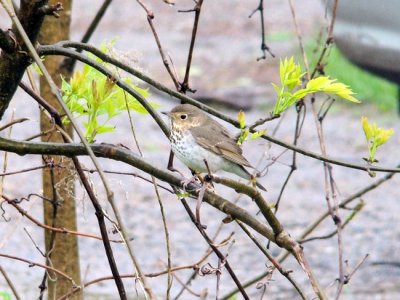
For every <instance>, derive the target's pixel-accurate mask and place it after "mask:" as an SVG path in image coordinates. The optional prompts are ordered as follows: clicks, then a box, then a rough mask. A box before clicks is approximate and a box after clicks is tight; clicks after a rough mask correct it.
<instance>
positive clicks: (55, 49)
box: [38, 42, 400, 173]
mask: <svg viewBox="0 0 400 300" xmlns="http://www.w3.org/2000/svg"><path fill="white" fill-rule="evenodd" d="M58 45H62V47H61V46H54V45H53V46H39V47H38V49H39V53H40V54H41V55H56V54H58V55H65V56H72V57H76V58H77V59H79V60H80V61H82V62H84V63H87V64H89V65H90V66H92V67H94V68H96V69H97V70H99V71H100V72H102V73H103V74H105V75H106V76H111V77H112V75H111V73H110V72H108V71H107V70H106V69H105V68H102V67H101V66H99V65H98V64H95V63H94V62H93V61H92V60H90V59H87V58H86V57H85V56H83V55H80V54H77V53H76V52H74V51H68V49H63V47H76V48H79V47H81V48H84V49H85V50H87V51H90V52H91V53H93V54H95V55H96V56H98V57H99V58H101V59H102V60H104V61H106V62H109V63H111V64H114V65H115V66H117V67H120V68H122V69H123V70H125V71H127V72H128V73H130V74H132V75H134V76H137V77H138V78H140V79H142V80H144V81H145V82H147V83H149V84H150V85H152V86H154V87H155V88H157V89H159V90H160V91H163V92H165V93H167V94H169V95H170V96H172V97H175V98H177V99H179V100H181V101H183V102H184V103H190V104H192V105H194V106H197V107H199V108H200V109H202V110H204V111H206V112H208V113H210V114H212V115H213V116H215V117H217V118H220V119H221V120H224V121H226V122H228V123H230V124H232V125H233V126H235V127H237V128H240V124H239V122H238V121H237V120H236V119H233V118H231V117H229V116H227V115H225V114H223V113H221V112H219V111H217V110H215V109H213V108H211V107H209V106H207V105H204V104H202V103H200V102H198V101H197V100H195V99H193V98H190V97H188V96H186V95H184V94H181V93H178V92H176V91H173V90H171V89H169V88H167V87H165V86H164V85H162V84H161V83H159V82H157V81H155V80H153V79H151V78H149V77H148V76H146V75H144V74H143V73H141V72H139V71H137V70H135V69H133V68H131V67H129V66H126V65H124V64H122V63H120V62H118V61H117V60H114V59H113V58H111V57H109V56H107V55H106V54H104V53H102V52H101V51H99V50H98V49H95V48H94V47H92V46H89V45H84V44H79V43H75V42H63V43H58ZM117 84H118V85H119V86H120V87H121V88H123V89H124V90H126V91H128V92H129V93H130V94H132V95H133V96H134V97H135V98H136V99H138V100H139V101H142V98H143V97H141V96H140V94H139V95H138V94H137V93H135V91H132V90H130V88H129V87H128V86H126V85H124V84H123V82H119V81H118V80H117ZM144 100H145V99H144ZM141 104H142V105H144V104H143V103H142V102H141ZM144 106H145V105H144ZM145 107H146V110H148V111H149V113H150V114H151V115H152V117H153V118H155V120H156V122H157V124H158V125H159V126H160V127H161V128H162V130H163V131H164V133H165V134H166V135H167V136H169V130H168V129H167V126H166V125H165V123H164V122H163V121H162V119H161V118H160V117H159V116H158V114H156V113H155V112H154V113H153V111H154V110H153V111H151V110H149V108H148V107H147V106H145ZM156 115H157V116H156ZM250 132H255V130H254V131H250ZM261 138H263V139H265V140H267V141H270V142H272V143H274V144H276V145H279V146H281V147H284V148H286V149H289V150H292V151H295V152H298V153H301V154H303V155H305V156H308V157H312V158H315V159H318V160H321V161H324V162H328V163H331V164H335V165H340V166H343V167H347V168H352V169H357V170H362V171H366V172H368V171H376V172H395V173H399V172H400V168H389V167H377V166H371V165H366V164H365V165H360V164H353V163H349V162H346V161H343V160H340V159H335V158H331V157H329V156H324V155H321V154H317V153H315V152H312V151H309V150H306V149H304V148H301V147H298V146H295V145H293V144H290V143H286V142H284V141H283V140H280V139H277V138H274V137H272V136H270V135H267V134H264V135H262V136H261Z"/></svg>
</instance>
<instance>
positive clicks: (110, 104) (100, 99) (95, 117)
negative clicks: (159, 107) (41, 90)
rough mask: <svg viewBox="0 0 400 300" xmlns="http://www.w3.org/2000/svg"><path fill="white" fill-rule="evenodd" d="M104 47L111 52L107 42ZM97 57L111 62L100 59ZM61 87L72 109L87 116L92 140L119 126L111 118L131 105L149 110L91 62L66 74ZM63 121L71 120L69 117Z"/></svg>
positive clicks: (129, 81) (145, 94)
mask: <svg viewBox="0 0 400 300" xmlns="http://www.w3.org/2000/svg"><path fill="white" fill-rule="evenodd" d="M100 49H101V50H102V51H104V52H107V45H105V44H103V45H102V46H101V47H100ZM96 60H97V61H98V62H99V63H102V64H103V65H106V66H107V64H106V63H104V62H102V61H101V60H100V59H98V58H96ZM122 80H123V81H124V82H125V83H126V84H128V85H129V86H131V87H132V88H133V89H135V90H136V91H137V92H138V93H139V94H140V95H142V96H143V97H145V98H146V97H148V95H149V93H148V91H147V90H145V89H142V88H140V87H138V86H137V85H135V84H134V83H133V82H132V79H130V78H128V77H126V78H122ZM61 90H62V93H63V100H64V101H65V103H66V104H67V106H68V108H69V109H70V111H71V112H72V113H73V114H74V115H75V116H76V117H85V118H86V120H85V121H84V122H83V125H84V127H85V129H86V132H85V137H86V139H87V140H88V142H89V143H93V142H94V141H95V137H96V135H98V134H101V133H105V132H110V131H114V130H115V126H113V125H110V124H109V121H110V120H111V119H112V118H114V117H115V116H117V115H119V114H120V113H122V112H123V111H125V110H127V108H128V109H130V110H133V111H136V112H138V113H141V114H147V111H146V109H145V108H144V107H143V106H142V105H141V104H140V103H139V102H138V101H137V99H135V98H134V97H133V96H131V95H130V94H128V93H126V92H125V91H124V90H123V89H121V88H120V87H119V86H117V85H116V84H115V82H114V81H113V80H112V79H110V78H107V77H106V76H104V75H103V74H102V73H100V72H99V71H97V70H96V69H94V68H92V67H90V66H88V65H84V67H83V70H82V71H79V70H77V71H75V72H74V74H73V75H72V77H71V79H70V80H69V82H67V81H66V80H65V79H64V78H63V79H62V86H61ZM152 105H153V106H156V105H154V104H152ZM63 122H68V120H67V119H66V118H65V119H64V120H63Z"/></svg>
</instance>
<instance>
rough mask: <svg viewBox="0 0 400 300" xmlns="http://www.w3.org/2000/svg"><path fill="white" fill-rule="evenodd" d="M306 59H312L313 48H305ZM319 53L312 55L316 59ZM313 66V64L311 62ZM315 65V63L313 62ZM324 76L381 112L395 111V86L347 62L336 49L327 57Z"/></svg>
mask: <svg viewBox="0 0 400 300" xmlns="http://www.w3.org/2000/svg"><path fill="white" fill-rule="evenodd" d="M306 48H307V51H306V52H307V53H308V57H312V56H311V53H312V49H313V48H314V46H312V45H310V46H307V47H306ZM318 54H319V53H317V54H316V55H313V56H314V57H317V56H318ZM311 64H313V62H311ZM314 64H315V62H314ZM324 71H325V74H327V75H329V76H330V77H332V78H337V80H338V81H340V82H343V83H344V84H346V85H348V86H351V88H352V90H353V91H354V93H356V94H357V98H358V99H360V100H361V101H362V102H370V103H374V104H375V105H377V106H378V108H379V109H381V110H383V111H388V110H393V109H396V103H397V86H396V84H394V83H392V82H390V81H387V80H385V79H383V78H380V77H378V76H376V75H373V74H371V73H369V72H367V71H365V70H363V69H361V68H359V67H357V66H356V65H354V64H352V63H351V62H350V61H348V60H347V59H346V58H345V57H344V56H343V55H342V54H341V53H340V51H339V49H338V48H337V47H333V48H332V49H331V51H330V53H329V56H327V60H326V65H325V68H324Z"/></svg>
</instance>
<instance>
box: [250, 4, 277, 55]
mask: <svg viewBox="0 0 400 300" xmlns="http://www.w3.org/2000/svg"><path fill="white" fill-rule="evenodd" d="M257 11H259V12H260V18H261V51H262V53H263V54H262V56H260V57H258V58H257V61H259V60H262V59H266V58H267V56H266V54H265V52H266V51H267V52H268V53H269V54H270V55H271V56H272V57H275V55H274V54H273V53H272V52H271V50H270V48H269V47H268V46H267V43H266V42H265V22H264V0H260V2H259V4H258V6H257V8H256V9H255V10H254V11H253V12H252V13H251V14H250V16H249V18H251V17H252V16H253V15H254V14H255V13H256V12H257Z"/></svg>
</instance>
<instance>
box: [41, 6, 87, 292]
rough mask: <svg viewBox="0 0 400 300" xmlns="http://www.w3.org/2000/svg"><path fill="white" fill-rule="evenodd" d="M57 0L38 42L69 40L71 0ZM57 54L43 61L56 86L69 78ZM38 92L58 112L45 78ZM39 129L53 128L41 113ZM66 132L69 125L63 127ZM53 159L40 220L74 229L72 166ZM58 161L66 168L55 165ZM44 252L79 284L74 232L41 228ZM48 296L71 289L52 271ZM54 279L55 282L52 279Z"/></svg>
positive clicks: (46, 138)
mask: <svg viewBox="0 0 400 300" xmlns="http://www.w3.org/2000/svg"><path fill="white" fill-rule="evenodd" d="M56 2H61V3H62V4H63V6H64V11H62V12H61V13H60V18H46V19H45V21H44V23H43V27H42V30H41V32H40V36H39V41H40V43H41V44H52V43H56V42H58V41H61V40H67V39H69V31H70V20H71V6H72V0H62V1H49V4H54V3H56ZM61 62H62V58H61V57H55V56H49V57H47V58H46V60H45V61H44V64H45V66H46V68H47V70H48V71H49V73H50V75H51V76H52V77H53V79H54V81H55V82H56V84H57V85H58V86H60V83H61V77H60V74H62V75H63V76H64V77H66V78H68V77H70V74H67V73H66V71H65V70H61V68H60V63H61ZM40 91H41V95H42V96H43V98H45V99H46V100H47V101H48V102H49V103H50V104H51V105H52V106H53V107H55V108H56V109H57V110H58V111H60V112H61V107H60V105H58V103H57V100H56V98H55V96H54V95H53V94H52V93H51V90H50V87H49V85H48V84H47V82H46V80H45V79H44V78H43V77H41V78H40ZM40 125H41V130H42V131H46V130H49V129H51V128H53V124H52V122H51V121H50V120H49V118H48V117H46V116H45V115H44V114H43V113H42V115H41V122H40ZM67 131H68V132H69V133H70V134H71V132H72V130H71V128H68V130H67ZM42 140H44V141H53V142H63V140H62V137H61V135H60V134H58V133H52V134H48V135H45V136H43V137H42ZM46 159H51V160H53V161H54V164H55V168H53V169H52V170H45V171H44V172H43V195H44V197H45V198H47V199H51V200H52V202H49V201H44V221H45V223H46V224H48V225H51V226H56V227H61V228H68V229H71V230H76V227H77V226H76V211H75V198H74V176H73V174H74V171H73V170H74V169H73V167H72V163H71V160H70V159H67V158H61V157H58V156H52V157H47V158H46ZM58 164H60V165H62V166H64V167H66V168H57V165H58ZM45 243H46V253H47V254H48V262H47V263H48V264H50V262H51V264H52V266H53V267H54V268H56V269H58V270H60V271H62V272H65V273H66V274H68V275H70V276H71V277H72V278H73V279H74V281H75V283H76V284H78V285H80V283H81V280H80V266H79V252H78V241H77V237H76V236H74V235H66V234H60V233H57V234H55V233H53V232H49V231H45ZM49 275H50V278H47V282H48V299H55V298H58V297H59V296H61V295H64V294H66V293H67V292H69V291H70V290H71V283H70V282H69V281H68V280H66V279H65V278H62V277H59V276H58V277H56V276H55V274H51V273H50V274H49ZM54 278H57V279H56V281H54V280H53V279H54ZM79 294H80V293H77V294H75V295H74V296H73V297H71V298H70V299H81V296H80V295H79Z"/></svg>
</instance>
